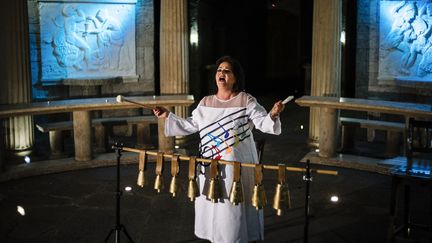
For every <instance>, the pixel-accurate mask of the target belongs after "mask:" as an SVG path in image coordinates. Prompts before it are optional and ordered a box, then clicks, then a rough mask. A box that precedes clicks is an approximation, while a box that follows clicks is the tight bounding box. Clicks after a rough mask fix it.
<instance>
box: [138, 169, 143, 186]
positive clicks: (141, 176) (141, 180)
mask: <svg viewBox="0 0 432 243" xmlns="http://www.w3.org/2000/svg"><path fill="white" fill-rule="evenodd" d="M144 183H145V178H144V171H142V170H140V171H139V173H138V179H137V185H138V186H140V187H144Z"/></svg>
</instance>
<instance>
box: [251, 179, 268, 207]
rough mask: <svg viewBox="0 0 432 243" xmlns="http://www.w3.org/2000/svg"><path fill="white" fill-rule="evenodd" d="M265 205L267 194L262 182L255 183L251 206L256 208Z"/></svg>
mask: <svg viewBox="0 0 432 243" xmlns="http://www.w3.org/2000/svg"><path fill="white" fill-rule="evenodd" d="M266 205H267V196H266V193H265V191H264V186H263V185H262V184H258V185H257V184H256V185H255V186H254V187H253V191H252V206H254V207H255V208H256V209H257V210H259V209H262V208H264V207H265V206H266Z"/></svg>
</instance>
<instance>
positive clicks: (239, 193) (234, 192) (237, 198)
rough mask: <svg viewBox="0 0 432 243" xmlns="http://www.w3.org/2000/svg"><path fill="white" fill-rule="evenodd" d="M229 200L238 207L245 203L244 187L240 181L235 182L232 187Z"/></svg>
mask: <svg viewBox="0 0 432 243" xmlns="http://www.w3.org/2000/svg"><path fill="white" fill-rule="evenodd" d="M229 200H230V202H231V203H232V204H233V205H238V204H239V203H242V202H243V201H244V198H243V186H242V183H241V182H240V181H234V182H233V184H232V186H231V191H230V195H229Z"/></svg>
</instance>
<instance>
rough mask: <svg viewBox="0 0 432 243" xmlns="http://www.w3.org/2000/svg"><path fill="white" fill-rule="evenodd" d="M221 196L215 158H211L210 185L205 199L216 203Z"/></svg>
mask: <svg viewBox="0 0 432 243" xmlns="http://www.w3.org/2000/svg"><path fill="white" fill-rule="evenodd" d="M221 197H222V193H221V188H220V183H219V178H218V166H217V160H212V161H211V163H210V186H209V188H208V191H207V199H208V200H211V201H212V202H213V203H217V202H218V201H219V200H220V199H221Z"/></svg>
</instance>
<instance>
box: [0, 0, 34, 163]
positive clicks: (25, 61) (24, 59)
mask: <svg viewBox="0 0 432 243" xmlns="http://www.w3.org/2000/svg"><path fill="white" fill-rule="evenodd" d="M0 16H1V17H0V20H1V23H2V24H1V25H0V26H1V27H0V31H1V33H2V38H1V40H0V49H1V53H2V59H3V60H4V61H3V62H2V64H1V67H2V70H1V74H2V76H1V77H0V82H1V89H0V104H17V103H28V102H31V99H32V96H31V78H30V68H29V65H30V64H29V63H30V62H29V39H28V38H29V36H28V17H27V1H26V0H17V1H1V4H0ZM2 125H4V126H5V127H4V136H2V138H1V139H4V141H3V142H4V144H5V149H6V150H11V151H14V152H21V153H20V154H19V155H24V154H25V153H29V152H31V148H32V147H33V143H34V131H33V117H32V116H20V117H11V118H8V119H4V124H2Z"/></svg>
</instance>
